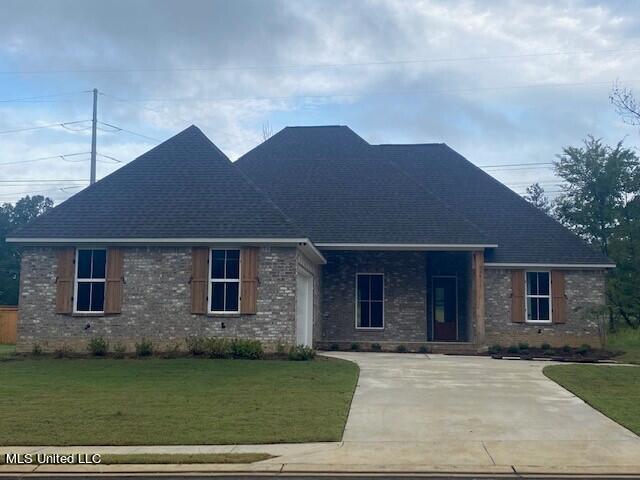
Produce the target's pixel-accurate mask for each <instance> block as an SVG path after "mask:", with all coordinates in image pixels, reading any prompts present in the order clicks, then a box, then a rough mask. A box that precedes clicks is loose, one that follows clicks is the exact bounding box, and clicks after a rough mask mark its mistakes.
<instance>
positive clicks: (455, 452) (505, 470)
mask: <svg viewBox="0 0 640 480" xmlns="http://www.w3.org/2000/svg"><path fill="white" fill-rule="evenodd" d="M526 443H527V442H513V441H511V442H490V441H487V442H478V441H462V442H461V441H456V442H451V441H443V442H411V443H406V442H336V443H309V444H270V445H180V446H127V447H109V446H96V447H86V446H85V447H0V454H2V455H3V454H5V453H7V452H11V453H37V452H43V453H44V452H46V453H61V454H62V453H101V454H106V453H113V454H124V453H249V452H255V453H268V454H271V455H274V456H276V458H271V459H269V460H264V461H261V462H256V463H252V464H190V465H186V464H185V465H150V464H146V465H40V466H36V465H0V476H1V475H6V474H16V473H19V474H23V475H24V474H26V475H28V474H40V475H41V474H54V473H55V474H72V473H77V474H91V473H93V474H97V473H101V474H116V473H118V474H122V473H132V474H145V473H146V474H154V473H155V474H163V473H212V474H215V473H262V474H274V475H275V474H278V473H301V474H312V473H318V474H324V473H352V474H355V473H388V474H391V473H398V474H417V473H425V474H428V473H434V474H442V473H451V474H462V473H475V474H494V475H499V474H514V473H515V474H551V473H553V474H567V475H569V474H576V475H577V474H585V475H604V474H610V475H613V474H616V475H632V474H636V475H640V444H639V442H637V441H634V440H629V441H620V442H616V443H615V444H612V445H602V444H601V443H600V442H585V441H579V442H578V441H576V442H567V441H562V442H558V441H549V442H545V444H544V445H537V447H538V448H536V449H532V448H531V447H532V446H531V445H527V444H526ZM532 450H534V451H536V452H537V453H535V454H533V455H532V454H531V453H530V452H531V451H532ZM540 452H546V454H542V455H541V454H540ZM605 459H606V461H604V460H605ZM612 460H613V462H612ZM603 461H604V462H603Z"/></svg>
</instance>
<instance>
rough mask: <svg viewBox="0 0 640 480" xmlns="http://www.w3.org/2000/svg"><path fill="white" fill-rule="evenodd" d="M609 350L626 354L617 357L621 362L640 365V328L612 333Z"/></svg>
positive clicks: (624, 329)
mask: <svg viewBox="0 0 640 480" xmlns="http://www.w3.org/2000/svg"><path fill="white" fill-rule="evenodd" d="M607 348H608V349H609V350H614V351H622V352H624V354H623V355H621V356H619V357H616V360H617V361H619V362H626V363H640V328H635V329H634V328H621V329H620V330H618V331H617V332H615V333H610V334H609V338H608V339H607Z"/></svg>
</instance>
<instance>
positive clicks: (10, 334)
mask: <svg viewBox="0 0 640 480" xmlns="http://www.w3.org/2000/svg"><path fill="white" fill-rule="evenodd" d="M17 330H18V307H1V306H0V343H16V335H17Z"/></svg>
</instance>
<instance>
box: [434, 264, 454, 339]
mask: <svg viewBox="0 0 640 480" xmlns="http://www.w3.org/2000/svg"><path fill="white" fill-rule="evenodd" d="M432 298H433V339H434V341H436V342H455V341H456V340H457V339H458V279H457V278H456V277H444V276H443V277H433V297H432Z"/></svg>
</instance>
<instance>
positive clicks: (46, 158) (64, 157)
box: [0, 152, 90, 165]
mask: <svg viewBox="0 0 640 480" xmlns="http://www.w3.org/2000/svg"><path fill="white" fill-rule="evenodd" d="M89 153H90V152H79V153H67V154H65V155H52V156H50V157H40V158H32V159H30V160H16V161H13V162H4V163H0V165H16V164H19V163H33V162H41V161H43V160H52V159H54V158H60V159H62V160H65V161H70V160H67V157H75V156H78V155H88V154H89Z"/></svg>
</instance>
